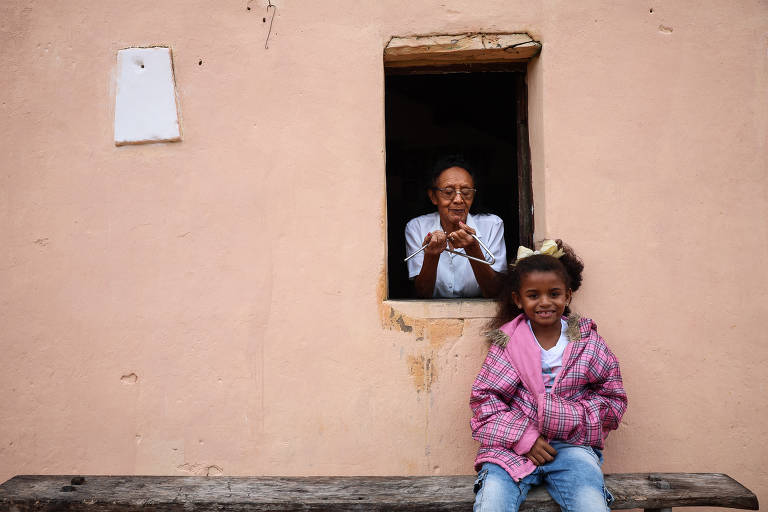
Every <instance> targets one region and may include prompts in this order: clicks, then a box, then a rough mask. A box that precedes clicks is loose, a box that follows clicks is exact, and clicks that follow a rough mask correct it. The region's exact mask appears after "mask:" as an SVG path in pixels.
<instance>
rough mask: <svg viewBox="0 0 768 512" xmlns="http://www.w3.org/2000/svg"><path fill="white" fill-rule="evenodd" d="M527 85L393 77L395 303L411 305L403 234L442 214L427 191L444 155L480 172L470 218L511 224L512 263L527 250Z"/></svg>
mask: <svg viewBox="0 0 768 512" xmlns="http://www.w3.org/2000/svg"><path fill="white" fill-rule="evenodd" d="M524 80H525V75H524V73H522V72H510V71H503V72H474V73H443V74H388V75H386V82H385V105H386V106H385V108H386V151H387V153H386V155H387V167H386V173H387V176H386V178H387V226H388V233H387V235H388V240H389V261H388V276H389V294H388V296H389V298H391V299H399V298H411V297H412V290H411V283H410V282H409V280H408V273H407V269H406V264H405V263H403V258H404V257H405V256H406V255H405V240H404V235H403V232H404V229H405V224H406V223H407V222H408V220H410V219H411V218H413V217H416V216H418V215H422V214H425V213H430V212H434V211H436V210H435V206H434V205H432V203H431V202H430V201H429V198H428V197H427V192H426V190H427V186H428V178H429V175H430V171H431V169H432V165H433V163H434V162H435V161H436V160H437V159H438V158H440V157H441V156H443V155H446V154H453V153H460V154H462V155H464V156H465V157H466V158H467V160H468V161H469V162H471V163H472V165H473V166H474V169H473V171H474V173H475V175H476V184H475V186H476V188H477V189H478V193H477V196H476V198H475V201H474V203H473V205H472V209H471V211H470V213H473V214H474V213H484V212H485V213H494V214H496V215H498V216H499V217H501V218H502V219H503V220H504V231H505V234H504V236H505V241H506V245H507V256H508V257H509V256H510V255H513V254H514V253H515V251H516V250H517V246H518V245H519V243H520V242H521V241H524V242H528V240H527V237H528V233H524V236H522V237H521V233H520V232H521V222H520V220H521V219H520V211H523V212H530V206H529V205H528V206H526V207H525V209H522V210H521V208H520V206H521V205H520V200H519V196H520V194H519V182H520V180H519V176H518V175H519V169H518V167H519V166H520V160H519V157H520V155H519V152H518V149H519V148H518V139H519V138H520V137H521V131H520V130H519V129H518V128H519V125H520V123H521V122H522V124H525V120H524V119H520V117H521V115H519V114H518V113H519V112H521V111H522V110H523V109H521V105H523V106H524V105H525V101H524V100H525V98H524V95H525V82H524ZM521 100H522V101H521ZM522 117H524V114H523V115H522ZM524 128H525V130H524V132H523V133H524V136H525V137H526V140H525V141H524V144H525V146H524V150H525V152H526V155H527V151H528V141H527V127H524ZM524 215H526V213H524ZM528 224H530V223H529V222H528ZM526 226H527V224H526V225H524V226H523V229H522V230H523V231H527V229H526Z"/></svg>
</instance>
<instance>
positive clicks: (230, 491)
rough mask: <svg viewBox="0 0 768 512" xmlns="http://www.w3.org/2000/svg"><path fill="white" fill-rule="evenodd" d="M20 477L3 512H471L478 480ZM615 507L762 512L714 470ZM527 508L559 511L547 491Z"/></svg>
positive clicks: (618, 486) (659, 482)
mask: <svg viewBox="0 0 768 512" xmlns="http://www.w3.org/2000/svg"><path fill="white" fill-rule="evenodd" d="M75 478H81V480H76V479H74V478H72V477H71V476H37V475H36V476H16V477H13V478H12V479H10V480H8V481H7V482H5V483H4V484H3V485H0V511H2V512H8V511H13V512H31V511H35V512H39V511H54V510H67V511H69V512H74V511H87V512H106V511H110V512H118V511H124V512H129V511H130V512H146V511H147V510H151V511H153V512H166V511H167V512H172V511H173V512H179V511H184V510H194V511H196V512H204V511H206V512H207V511H211V512H213V511H221V510H231V511H236V512H239V511H242V512H245V511H246V510H247V511H268V510H270V511H284V512H286V511H300V510H301V511H321V510H338V511H384V510H388V511H392V510H396V511H402V512H405V511H411V510H414V511H415V510H418V511H457V512H458V511H466V510H471V509H472V503H473V501H474V495H473V493H472V485H473V482H474V480H475V477H474V476H469V475H467V476H417V477H399V476H395V477H228V476H227V477H225V476H221V477H199V476H85V477H84V478H83V477H75ZM605 482H606V486H607V487H608V489H609V490H610V491H611V492H612V493H613V495H614V497H615V498H616V501H615V502H614V503H613V505H612V508H613V509H614V510H617V509H631V508H644V509H646V510H648V509H651V510H653V509H661V510H663V509H665V508H671V507H682V506H715V507H730V508H741V509H751V510H757V508H758V503H757V498H756V497H755V495H754V494H752V492H750V491H749V489H747V488H745V487H744V486H742V485H741V484H739V483H738V482H736V481H735V480H733V479H731V478H730V477H728V476H727V475H722V474H714V473H701V474H691V473H658V474H656V473H653V474H648V473H629V474H616V475H606V477H605ZM520 510H521V512H522V511H528V512H534V511H535V512H557V511H559V510H560V508H559V507H558V506H557V504H556V503H555V502H554V501H553V500H552V498H550V497H549V494H547V491H546V490H544V489H543V488H542V487H538V488H534V489H532V490H531V492H530V493H529V495H528V498H527V499H526V501H525V503H524V504H523V506H522V507H521V508H520Z"/></svg>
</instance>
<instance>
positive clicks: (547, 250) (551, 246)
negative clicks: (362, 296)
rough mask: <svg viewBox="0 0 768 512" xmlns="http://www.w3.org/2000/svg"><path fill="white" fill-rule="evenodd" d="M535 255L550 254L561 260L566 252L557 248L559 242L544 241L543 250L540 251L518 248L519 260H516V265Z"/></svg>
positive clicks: (523, 247)
mask: <svg viewBox="0 0 768 512" xmlns="http://www.w3.org/2000/svg"><path fill="white" fill-rule="evenodd" d="M534 254H548V255H549V256H552V257H555V258H560V257H561V256H562V255H563V254H565V252H563V250H562V249H560V248H559V247H558V246H557V242H555V241H554V240H544V241H543V242H542V243H541V249H539V250H538V251H534V250H531V249H529V248H527V247H525V246H523V245H521V246H520V247H518V248H517V259H516V260H515V263H517V262H518V261H520V260H521V259H523V258H527V257H528V256H533V255H534Z"/></svg>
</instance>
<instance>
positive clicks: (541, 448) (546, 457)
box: [525, 436, 557, 466]
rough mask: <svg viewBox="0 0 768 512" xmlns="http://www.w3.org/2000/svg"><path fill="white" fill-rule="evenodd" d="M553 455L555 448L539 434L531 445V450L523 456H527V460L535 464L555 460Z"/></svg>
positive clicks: (555, 452)
mask: <svg viewBox="0 0 768 512" xmlns="http://www.w3.org/2000/svg"><path fill="white" fill-rule="evenodd" d="M555 455H557V450H555V449H554V448H552V446H550V444H549V443H548V442H547V440H546V439H544V438H543V437H542V436H539V438H538V439H536V442H535V443H533V446H531V451H529V452H528V453H526V454H525V456H526V457H528V460H530V461H531V462H533V463H534V464H536V465H537V466H541V465H542V464H546V463H547V462H552V461H553V460H555Z"/></svg>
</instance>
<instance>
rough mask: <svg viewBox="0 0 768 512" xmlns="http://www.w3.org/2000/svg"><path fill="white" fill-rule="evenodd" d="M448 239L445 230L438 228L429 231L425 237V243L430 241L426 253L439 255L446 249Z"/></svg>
mask: <svg viewBox="0 0 768 512" xmlns="http://www.w3.org/2000/svg"><path fill="white" fill-rule="evenodd" d="M446 241H447V237H446V235H445V232H444V231H440V230H437V231H433V232H432V233H427V236H426V237H424V244H426V243H428V244H429V245H428V246H427V248H426V249H424V253H425V254H430V255H432V256H439V255H440V253H441V252H443V251H444V250H445V244H446ZM424 244H422V245H424Z"/></svg>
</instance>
